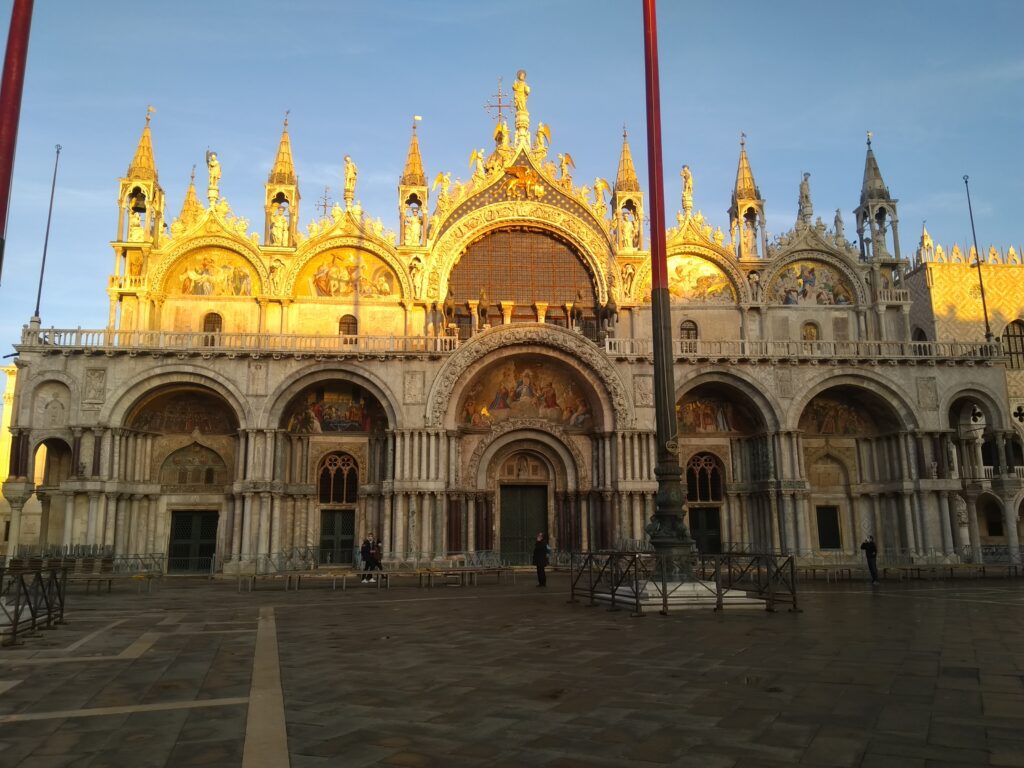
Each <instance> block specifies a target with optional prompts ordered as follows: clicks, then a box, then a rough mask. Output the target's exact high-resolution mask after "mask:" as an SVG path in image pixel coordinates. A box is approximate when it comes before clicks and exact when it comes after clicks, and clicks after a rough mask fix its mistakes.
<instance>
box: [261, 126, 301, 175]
mask: <svg viewBox="0 0 1024 768" xmlns="http://www.w3.org/2000/svg"><path fill="white" fill-rule="evenodd" d="M267 183H268V184H292V185H294V184H296V183H297V182H296V180H295V163H294V162H293V161H292V140H291V139H290V138H289V136H288V113H287V112H285V113H284V128H283V129H282V130H281V143H280V144H278V146H277V159H276V160H274V166H273V167H272V168H271V169H270V176H269V177H267Z"/></svg>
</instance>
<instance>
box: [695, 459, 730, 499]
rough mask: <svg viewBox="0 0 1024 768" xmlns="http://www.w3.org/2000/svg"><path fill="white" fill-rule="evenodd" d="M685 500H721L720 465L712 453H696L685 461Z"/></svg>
mask: <svg viewBox="0 0 1024 768" xmlns="http://www.w3.org/2000/svg"><path fill="white" fill-rule="evenodd" d="M686 500H687V501H690V502H694V503H701V502H715V501H721V500H722V467H721V464H720V463H719V461H718V459H717V458H716V457H715V456H714V455H713V454H710V453H698V454H696V455H695V456H693V457H692V458H691V459H690V460H689V461H688V462H687V463H686Z"/></svg>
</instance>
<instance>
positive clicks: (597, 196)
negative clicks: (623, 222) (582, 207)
mask: <svg viewBox="0 0 1024 768" xmlns="http://www.w3.org/2000/svg"><path fill="white" fill-rule="evenodd" d="M610 191H611V187H610V186H609V184H608V182H607V181H605V180H604V179H602V178H597V179H594V208H595V209H596V210H597V211H599V215H600V217H601V218H604V217H605V215H606V214H607V213H608V206H607V205H605V203H604V193H605V192H610Z"/></svg>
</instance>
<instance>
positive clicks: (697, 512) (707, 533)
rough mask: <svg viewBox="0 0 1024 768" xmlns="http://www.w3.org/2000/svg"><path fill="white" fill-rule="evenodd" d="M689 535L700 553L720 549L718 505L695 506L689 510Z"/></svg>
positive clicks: (704, 553) (714, 551)
mask: <svg viewBox="0 0 1024 768" xmlns="http://www.w3.org/2000/svg"><path fill="white" fill-rule="evenodd" d="M690 536H692V537H693V540H694V541H695V542H697V551H698V552H700V553H701V554H702V555H717V554H719V553H720V552H721V551H722V523H721V517H720V515H719V511H718V507H697V508H695V509H691V510H690Z"/></svg>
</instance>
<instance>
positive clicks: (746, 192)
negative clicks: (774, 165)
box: [733, 133, 761, 200]
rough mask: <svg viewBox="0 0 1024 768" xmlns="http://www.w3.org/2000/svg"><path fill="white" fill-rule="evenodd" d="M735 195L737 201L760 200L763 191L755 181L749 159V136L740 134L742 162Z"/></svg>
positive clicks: (737, 169) (738, 172)
mask: <svg viewBox="0 0 1024 768" xmlns="http://www.w3.org/2000/svg"><path fill="white" fill-rule="evenodd" d="M733 194H734V196H735V198H736V199H737V200H759V199H760V198H761V191H760V190H759V189H758V188H757V183H756V182H755V181H754V172H753V171H752V170H751V169H750V160H749V159H748V158H747V134H745V133H741V134H740V162H739V166H738V167H737V168H736V189H735V190H734V191H733Z"/></svg>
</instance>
